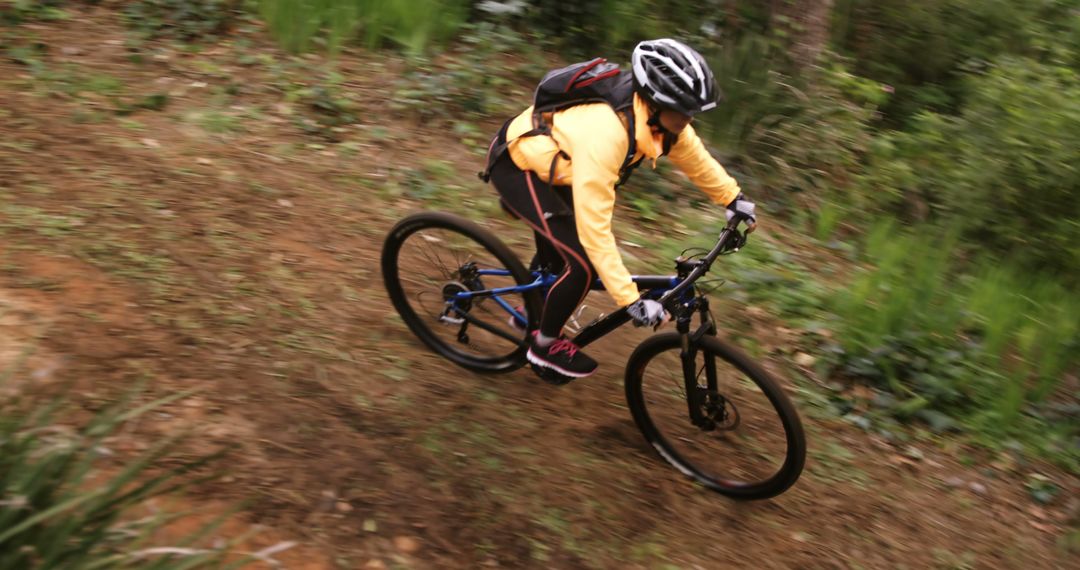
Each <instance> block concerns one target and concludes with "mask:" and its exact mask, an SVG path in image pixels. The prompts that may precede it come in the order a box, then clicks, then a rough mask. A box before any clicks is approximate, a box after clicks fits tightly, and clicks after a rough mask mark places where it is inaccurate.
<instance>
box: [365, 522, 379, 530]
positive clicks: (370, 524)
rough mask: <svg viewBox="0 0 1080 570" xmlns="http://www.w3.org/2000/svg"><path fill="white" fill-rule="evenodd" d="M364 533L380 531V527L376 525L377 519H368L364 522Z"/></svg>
mask: <svg viewBox="0 0 1080 570" xmlns="http://www.w3.org/2000/svg"><path fill="white" fill-rule="evenodd" d="M363 528H364V532H375V531H377V530H379V527H378V525H376V524H375V519H367V520H365V521H364V527H363Z"/></svg>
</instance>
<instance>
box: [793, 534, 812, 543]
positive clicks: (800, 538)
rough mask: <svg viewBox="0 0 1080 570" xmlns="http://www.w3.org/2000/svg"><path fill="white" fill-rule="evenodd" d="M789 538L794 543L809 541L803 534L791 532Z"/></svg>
mask: <svg viewBox="0 0 1080 570" xmlns="http://www.w3.org/2000/svg"><path fill="white" fill-rule="evenodd" d="M791 538H792V540H794V541H795V542H807V541H809V540H810V537H809V536H807V534H806V533H805V532H793V533H791Z"/></svg>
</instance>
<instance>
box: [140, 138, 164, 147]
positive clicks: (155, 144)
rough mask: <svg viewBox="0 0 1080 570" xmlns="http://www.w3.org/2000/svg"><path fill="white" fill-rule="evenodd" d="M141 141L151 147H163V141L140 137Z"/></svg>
mask: <svg viewBox="0 0 1080 570" xmlns="http://www.w3.org/2000/svg"><path fill="white" fill-rule="evenodd" d="M139 142H141V143H143V144H144V145H146V146H148V147H150V148H161V143H159V142H157V141H156V140H154V139H140V140H139Z"/></svg>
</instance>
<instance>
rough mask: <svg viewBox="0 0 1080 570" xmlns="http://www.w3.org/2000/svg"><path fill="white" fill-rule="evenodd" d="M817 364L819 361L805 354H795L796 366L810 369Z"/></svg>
mask: <svg viewBox="0 0 1080 570" xmlns="http://www.w3.org/2000/svg"><path fill="white" fill-rule="evenodd" d="M815 362H817V359H816V358H814V357H813V356H810V355H809V354H806V353H805V352H797V353H795V364H798V365H799V366H802V367H803V368H810V367H811V366H813V365H814V363H815Z"/></svg>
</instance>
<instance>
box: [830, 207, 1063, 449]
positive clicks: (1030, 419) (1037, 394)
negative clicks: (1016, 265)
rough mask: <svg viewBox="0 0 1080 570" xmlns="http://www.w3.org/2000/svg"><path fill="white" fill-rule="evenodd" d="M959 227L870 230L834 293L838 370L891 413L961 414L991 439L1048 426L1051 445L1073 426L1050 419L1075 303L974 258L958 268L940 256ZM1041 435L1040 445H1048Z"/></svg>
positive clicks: (1058, 417) (1054, 287)
mask: <svg viewBox="0 0 1080 570" xmlns="http://www.w3.org/2000/svg"><path fill="white" fill-rule="evenodd" d="M958 234H959V232H958V231H956V230H954V231H952V232H949V233H945V234H942V233H941V232H940V231H939V230H931V229H924V230H923V231H921V232H916V233H910V234H907V233H902V232H900V231H899V230H898V229H897V228H896V226H895V224H893V223H884V224H880V225H878V226H877V227H876V228H875V230H874V231H873V232H872V234H871V235H870V237H869V239H868V242H867V246H866V256H867V258H868V260H869V261H870V263H871V265H870V266H869V267H868V268H867V269H865V270H863V271H862V272H860V273H859V274H858V275H857V276H856V278H855V279H854V281H853V283H851V284H850V285H849V286H847V287H844V288H843V289H841V290H839V291H838V292H837V293H836V294H835V296H834V298H833V303H832V305H833V309H834V311H835V312H836V314H837V315H838V316H839V317H840V329H839V331H838V334H837V341H838V343H839V346H837V347H834V348H833V349H831V350H830V351H829V352H831V353H833V354H836V355H838V365H839V369H838V372H839V373H840V374H841V375H846V376H854V377H858V378H862V379H865V380H868V381H870V382H871V383H874V384H876V385H878V386H882V387H885V388H887V389H889V390H890V391H892V392H893V393H894V394H895V395H897V396H899V397H901V398H903V402H901V403H900V405H898V406H897V407H896V410H895V411H896V413H897V414H899V415H901V416H911V415H918V414H925V413H926V412H927V411H933V412H934V413H935V414H938V415H939V416H940V415H945V416H952V417H955V418H962V419H963V420H964V421H966V422H967V423H968V424H969V425H970V426H972V427H975V428H976V429H977V430H979V431H981V432H983V433H988V434H995V435H1001V434H1005V433H1016V432H1017V431H1018V430H1022V429H1023V428H1024V427H1025V426H1026V427H1028V428H1030V427H1031V425H1032V424H1041V423H1042V422H1048V423H1050V424H1054V425H1057V426H1058V427H1059V428H1060V430H1061V431H1060V437H1059V440H1058V441H1057V444H1058V445H1059V446H1060V447H1061V449H1059V450H1058V451H1059V452H1061V453H1064V451H1062V449H1067V448H1068V446H1069V445H1070V443H1069V439H1068V438H1072V437H1077V436H1080V426H1078V425H1076V422H1075V421H1069V420H1068V417H1067V416H1063V415H1062V414H1059V413H1057V412H1056V411H1055V410H1057V407H1058V405H1059V404H1060V401H1061V399H1062V397H1064V398H1065V399H1066V400H1068V399H1069V398H1070V397H1069V396H1068V395H1067V394H1061V393H1060V390H1062V389H1063V388H1064V385H1065V384H1064V380H1063V379H1064V377H1065V376H1066V375H1069V374H1076V372H1077V365H1078V364H1080V358H1078V357H1077V354H1078V349H1080V323H1078V322H1077V320H1076V319H1075V316H1076V315H1077V314H1080V298H1078V297H1077V296H1076V295H1075V293H1070V292H1069V291H1067V290H1066V289H1065V288H1063V287H1062V286H1061V285H1058V284H1057V283H1056V282H1055V281H1054V280H1052V279H1048V278H1046V277H1045V276H1039V275H1035V274H1030V273H1025V272H1023V271H1017V270H1015V269H1012V268H1010V265H1011V264H1002V263H1001V262H1000V261H997V260H993V261H991V260H986V261H980V262H977V263H975V264H974V265H972V267H971V268H970V270H969V271H967V272H965V273H959V272H958V271H957V266H956V265H955V262H954V261H953V259H952V256H951V252H952V250H953V249H954V247H955V245H956V243H957V239H958ZM1049 433H1050V432H1047V433H1045V434H1043V435H1044V436H1046V437H1045V438H1044V441H1053V438H1051V437H1050V436H1049Z"/></svg>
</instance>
